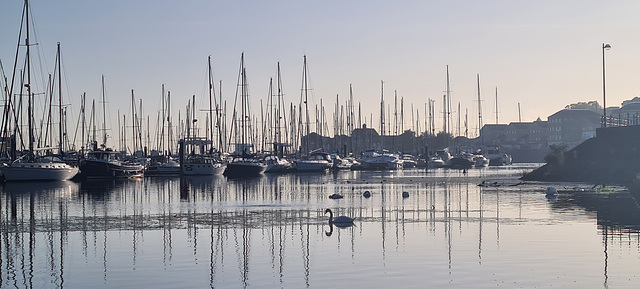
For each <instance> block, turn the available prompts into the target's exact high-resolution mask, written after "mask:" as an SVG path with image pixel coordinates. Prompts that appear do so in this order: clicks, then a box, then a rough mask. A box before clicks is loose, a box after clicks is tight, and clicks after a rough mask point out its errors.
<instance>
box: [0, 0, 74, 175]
mask: <svg viewBox="0 0 640 289" xmlns="http://www.w3.org/2000/svg"><path fill="white" fill-rule="evenodd" d="M23 11H24V19H25V20H26V22H25V23H26V25H25V29H26V42H25V45H24V46H25V47H26V57H25V61H26V64H25V66H26V72H27V77H26V81H27V82H26V83H25V84H24V86H25V87H26V88H27V97H28V107H27V113H26V115H27V118H28V132H27V133H28V134H29V136H28V143H29V150H28V151H27V152H26V153H25V154H23V155H22V156H20V157H18V158H14V160H13V161H12V162H11V163H9V164H4V165H3V166H2V167H0V172H2V175H3V176H4V179H5V180H6V181H66V180H69V179H71V178H73V177H74V176H75V175H76V174H78V167H76V166H71V165H69V164H67V163H64V162H63V161H62V160H60V159H59V158H57V157H53V156H48V157H40V156H39V155H36V153H35V152H36V151H37V150H36V149H35V148H34V143H35V136H34V127H33V126H34V119H33V116H34V113H33V107H34V104H33V93H32V85H31V84H32V82H31V60H30V45H32V44H31V43H30V39H29V36H30V33H29V30H30V29H29V1H27V0H25V1H24V10H23ZM21 29H22V28H21ZM57 57H58V59H57V60H58V74H59V75H58V80H59V81H60V77H61V75H60V73H59V72H60V44H59V43H58V53H57ZM14 81H15V79H14ZM60 84H61V83H60V82H59V85H60ZM59 88H60V87H59ZM59 92H60V95H59V97H60V98H61V97H62V95H61V92H62V88H60V89H59ZM49 105H51V104H49ZM60 109H62V108H61V107H60ZM60 121H61V122H62V120H60ZM16 125H17V124H16ZM59 137H60V139H59V147H58V149H59V153H60V154H62V152H63V149H62V130H60V132H59ZM15 138H16V136H15V135H14V136H12V140H13V141H12V151H13V152H14V153H12V155H14V156H15V151H16V141H15ZM48 149H51V148H46V150H48ZM44 150H45V149H41V150H40V151H44Z"/></svg>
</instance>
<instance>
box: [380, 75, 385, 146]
mask: <svg viewBox="0 0 640 289" xmlns="http://www.w3.org/2000/svg"><path fill="white" fill-rule="evenodd" d="M380 134H381V135H383V136H384V80H380Z"/></svg>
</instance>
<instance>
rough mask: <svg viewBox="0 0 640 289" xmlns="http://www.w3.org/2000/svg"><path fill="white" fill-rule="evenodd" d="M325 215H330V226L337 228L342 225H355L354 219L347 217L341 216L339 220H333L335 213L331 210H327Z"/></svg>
mask: <svg viewBox="0 0 640 289" xmlns="http://www.w3.org/2000/svg"><path fill="white" fill-rule="evenodd" d="M324 213H325V214H326V213H329V224H335V225H336V226H340V225H353V220H354V219H353V218H349V217H347V216H340V217H337V218H335V219H334V218H333V212H332V211H331V209H326V210H325V211H324Z"/></svg>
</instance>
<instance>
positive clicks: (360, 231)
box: [0, 172, 640, 288]
mask: <svg viewBox="0 0 640 289" xmlns="http://www.w3.org/2000/svg"><path fill="white" fill-rule="evenodd" d="M402 173H403V174H404V175H403V176H404V178H406V179H405V180H403V181H386V182H385V181H383V179H382V178H380V177H379V175H377V177H376V175H375V174H371V173H369V172H367V173H366V175H362V174H361V173H360V172H356V173H352V172H345V173H344V174H340V173H339V174H327V175H322V176H313V175H310V174H301V175H294V174H291V175H265V176H262V177H258V178H250V179H228V178H225V177H223V176H214V177H212V176H208V177H188V178H145V179H141V180H109V181H91V182H81V183H74V182H59V183H48V184H47V186H42V185H41V184H29V183H7V184H4V185H3V186H2V190H3V194H2V195H1V198H0V201H1V202H0V209H1V210H2V211H1V212H0V225H1V226H2V228H3V230H2V233H1V236H0V238H1V241H2V244H3V249H2V250H3V251H2V254H0V277H1V280H2V281H1V282H2V284H0V285H2V286H13V287H29V288H31V287H47V284H54V286H56V287H76V286H80V285H78V284H79V282H82V281H87V280H89V279H83V278H82V277H81V276H80V277H76V276H77V275H75V276H74V278H65V277H67V276H68V273H66V274H65V272H74V271H76V272H78V270H79V272H87V273H88V274H87V276H92V277H95V273H96V272H98V273H99V274H100V275H101V277H102V280H101V281H102V282H103V283H104V284H106V285H109V287H118V285H120V284H121V283H119V281H118V280H119V278H121V276H120V275H119V274H118V273H116V272H117V271H118V270H125V271H132V272H133V271H136V270H137V269H143V270H137V271H144V270H153V271H161V272H165V274H167V275H168V276H174V277H175V276H176V275H177V274H184V271H181V270H177V271H176V267H181V268H185V267H187V268H199V267H201V266H206V267H207V268H206V269H205V270H192V271H193V272H192V273H189V274H190V275H188V277H189V278H187V279H190V281H188V282H187V283H188V284H189V287H204V286H209V287H234V286H233V285H235V286H242V287H253V286H256V283H252V282H255V280H257V279H260V278H265V277H264V276H273V278H275V280H269V281H268V282H271V283H279V284H280V285H281V286H282V287H312V286H321V285H322V284H324V283H323V282H324V281H322V280H325V279H323V277H325V275H323V273H322V272H323V271H322V270H323V268H329V266H331V264H332V263H331V261H329V259H331V258H329V256H332V257H335V258H342V259H348V260H345V261H344V262H348V263H358V262H362V260H369V259H371V258H374V259H378V260H380V262H381V263H382V264H381V265H380V266H382V267H384V266H390V267H391V266H397V265H395V263H394V262H395V261H394V260H395V259H396V258H397V256H399V255H401V254H403V253H404V252H405V251H411V252H416V253H415V254H426V255H424V256H431V257H434V260H436V259H437V258H436V257H443V258H442V260H443V261H444V262H443V263H441V264H440V265H441V266H443V267H444V268H443V270H445V271H449V272H450V274H452V273H454V272H455V268H456V265H459V264H468V262H469V260H470V259H471V260H473V261H475V262H476V263H478V264H482V263H484V262H491V261H485V260H491V259H492V258H496V257H497V256H499V253H500V252H499V251H500V246H501V242H502V241H501V238H503V237H502V235H504V234H505V233H504V232H505V231H506V234H507V235H509V234H512V233H513V228H514V227H515V228H517V227H521V226H526V224H527V223H528V222H533V223H535V224H538V223H539V222H541V220H543V221H542V222H543V223H545V222H548V223H553V222H554V219H546V218H548V217H547V216H548V215H547V214H549V211H550V212H552V213H553V212H567V211H568V210H571V211H574V212H581V214H585V215H589V214H593V215H594V216H597V220H598V221H597V223H598V227H599V231H600V233H601V234H602V236H603V239H604V241H603V242H604V244H605V247H604V249H605V254H606V253H607V250H608V249H610V248H612V247H614V246H612V244H615V247H616V248H617V247H620V246H621V245H622V244H623V243H624V242H622V241H621V239H620V237H619V236H620V235H630V236H631V235H633V234H637V232H638V229H639V228H640V221H638V220H639V219H640V218H638V216H640V211H639V209H638V208H633V205H632V204H634V203H633V202H631V201H630V199H627V197H626V196H625V195H624V194H619V195H612V194H609V195H607V197H606V198H603V196H602V195H595V194H594V195H589V194H575V195H569V194H560V195H559V196H558V199H557V201H556V202H554V203H549V202H548V201H547V200H546V198H545V197H544V194H543V193H535V190H534V189H535V188H534V187H532V186H529V187H528V186H526V185H522V186H517V187H508V186H502V187H478V186H476V184H474V183H469V182H465V181H460V182H458V181H451V179H441V178H440V177H439V176H438V177H437V179H436V180H435V181H424V180H422V179H420V180H418V179H415V180H414V179H408V178H416V177H418V176H416V175H414V174H413V173H411V172H402ZM425 174H427V173H425ZM429 174H432V175H434V174H433V173H429ZM399 176H400V175H393V177H396V178H397V177H399ZM364 191H370V192H371V197H370V198H365V197H363V192H364ZM402 192H408V193H409V197H408V198H403V196H402ZM334 193H336V194H341V195H343V196H344V198H343V199H339V200H333V199H329V198H328V195H330V194H334ZM603 199H606V202H603ZM328 207H329V208H332V209H334V211H336V212H339V213H340V215H346V216H349V217H354V218H355V219H356V220H357V225H355V226H354V225H353V223H351V224H348V225H347V226H346V227H343V226H339V225H340V224H339V223H329V222H328V221H327V215H325V214H324V212H325V208H328ZM585 208H586V209H585ZM611 208H622V209H619V210H613V209H611ZM557 215H558V216H559V217H558V218H561V217H563V216H565V214H557ZM327 225H328V226H329V227H327ZM334 226H335V227H337V228H334ZM509 237H512V235H509ZM463 239H464V241H462V240H463ZM507 240H509V238H507ZM625 240H626V239H625ZM629 240H631V238H629ZM629 240H626V241H625V242H627V241H629ZM631 243H633V244H631ZM625 244H626V245H625V246H629V248H632V247H634V246H637V245H638V241H635V242H631V241H629V244H627V243H625ZM505 247H508V246H505ZM359 248H366V250H361V249H359ZM424 248H445V250H444V251H441V250H435V251H433V250H431V251H430V250H426V249H424ZM425 252H426V253H425ZM600 252H601V251H600ZM440 254H443V255H440ZM487 254H489V255H490V256H491V258H485V255H487ZM390 256H393V258H391V257H390ZM606 256H607V255H605V271H604V275H605V280H606V279H607V278H608V277H607V276H608V274H609V273H608V267H607V266H606V264H607V262H608V259H607V257H606ZM421 257H422V256H421ZM203 260H206V261H204V262H203ZM80 263H81V264H84V265H82V266H80V267H79V265H78V264H80ZM311 264H314V266H311ZM315 266H317V268H315ZM314 268H315V269H314ZM200 269H203V268H200ZM178 271H179V272H178ZM203 271H206V272H207V274H208V278H197V277H201V276H199V275H197V274H200V273H198V272H203ZM90 273H91V274H90ZM29 276H36V278H32V277H29ZM154 276H156V278H159V279H161V280H162V281H160V282H163V283H162V284H164V283H166V284H165V285H166V286H170V287H175V286H179V285H180V284H178V283H171V282H175V281H171V280H169V279H168V278H163V277H159V276H157V275H154ZM314 277H315V278H314ZM86 278H90V277H86ZM152 279H153V278H151V279H149V278H146V279H145V278H142V279H141V280H145V282H151V283H149V284H156V285H157V284H158V283H154V280H152ZM178 279H179V278H178ZM178 279H176V280H178ZM191 279H193V281H191ZM34 280H36V281H34ZM180 280H183V279H180ZM202 280H206V282H207V283H208V284H201V283H197V282H202ZM260 280H262V281H261V282H264V279H260ZM296 280H298V281H296ZM129 281H131V280H129ZM34 282H35V283H34ZM75 282H78V283H75ZM296 282H299V283H296ZM73 285H76V286H73ZM130 285H131V286H135V285H139V284H138V283H132V284H130ZM172 285H175V286H172ZM199 285H201V286H199ZM49 286H51V285H49Z"/></svg>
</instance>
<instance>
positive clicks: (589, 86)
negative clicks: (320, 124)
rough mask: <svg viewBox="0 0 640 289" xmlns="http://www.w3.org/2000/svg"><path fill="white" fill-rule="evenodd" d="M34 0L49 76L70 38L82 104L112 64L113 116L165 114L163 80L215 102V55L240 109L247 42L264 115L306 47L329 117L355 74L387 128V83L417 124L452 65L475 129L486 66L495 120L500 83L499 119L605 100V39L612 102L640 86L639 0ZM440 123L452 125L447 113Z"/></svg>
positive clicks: (10, 25) (484, 95)
mask: <svg viewBox="0 0 640 289" xmlns="http://www.w3.org/2000/svg"><path fill="white" fill-rule="evenodd" d="M22 5H23V2H22V1H19V0H5V1H2V3H0V39H1V41H0V61H2V64H3V67H4V71H5V74H6V75H7V77H10V76H11V69H12V67H13V62H14V59H15V53H16V44H17V42H18V29H19V27H20V17H21V13H22ZM30 5H31V12H32V15H33V21H34V24H35V28H36V34H37V39H36V41H37V46H35V48H36V49H37V50H38V53H39V55H40V56H39V57H40V58H39V60H38V63H42V64H43V67H45V68H44V69H42V71H46V72H45V74H46V73H48V72H50V71H52V70H53V67H54V61H55V52H56V43H57V42H60V43H61V47H62V60H63V69H64V75H63V77H64V83H65V85H64V88H63V89H64V95H65V96H64V97H65V103H67V104H70V107H71V110H72V111H75V112H76V114H77V111H79V106H80V96H81V95H82V94H83V93H86V95H87V99H88V102H90V101H91V100H93V99H95V100H96V102H97V103H98V101H99V99H100V97H101V75H104V76H105V90H106V91H107V94H106V97H107V107H108V110H109V111H110V113H111V117H110V118H111V119H116V118H117V116H116V113H117V112H120V113H121V114H124V113H128V112H130V111H131V90H134V95H135V98H136V100H137V101H138V99H142V101H143V103H144V111H143V114H145V115H150V118H151V119H155V117H156V116H157V113H158V111H159V110H160V107H161V100H160V99H161V86H162V85H163V84H164V85H165V88H166V89H167V90H169V91H171V97H172V100H171V105H172V110H173V111H174V112H176V111H182V112H183V113H184V110H185V107H186V105H187V101H188V100H189V99H190V98H191V97H192V95H196V105H197V106H198V107H199V108H201V109H205V108H207V107H208V92H207V85H208V84H207V57H208V56H211V58H212V67H213V71H214V72H213V74H214V79H215V80H216V82H220V81H222V92H223V99H225V100H227V103H228V104H227V106H228V107H229V109H230V107H231V105H230V103H232V102H233V99H234V96H235V91H236V83H237V78H238V70H239V65H240V55H241V54H242V53H244V55H245V67H246V71H247V82H248V84H249V89H250V96H249V98H250V100H251V102H252V108H251V109H252V111H253V112H254V113H258V112H259V110H260V100H263V101H264V100H265V99H266V98H267V96H268V93H269V91H268V88H269V79H270V78H271V77H275V74H276V65H277V63H278V62H280V66H281V70H282V82H283V84H284V87H283V90H284V93H285V99H286V102H287V103H290V102H293V103H294V104H298V103H299V101H300V90H301V82H302V59H303V55H306V56H307V61H308V71H309V81H310V86H311V88H312V89H313V93H312V95H313V99H312V104H318V103H319V100H320V99H322V100H323V102H324V104H325V106H326V111H327V115H328V117H329V118H331V114H332V113H333V107H334V103H335V99H336V96H338V98H339V99H340V101H341V103H344V102H345V101H346V99H347V98H348V95H349V85H350V84H351V85H352V87H353V97H354V101H355V102H359V103H361V106H362V115H363V118H365V117H366V118H367V123H369V125H370V126H371V124H370V121H369V119H370V117H371V116H373V118H374V122H373V126H374V127H376V128H377V127H379V124H378V119H379V112H380V97H381V94H382V93H383V94H384V97H385V101H386V102H387V104H389V105H390V107H391V110H393V109H394V108H393V97H394V93H396V92H397V95H398V97H402V98H404V103H405V105H404V108H405V128H410V126H411V124H410V122H411V118H410V112H409V109H410V107H411V104H413V106H414V108H416V109H417V108H420V110H419V114H420V119H421V121H422V123H424V106H425V103H427V99H429V98H431V99H434V100H435V101H436V102H435V105H436V109H435V110H436V113H437V114H440V113H442V111H443V108H442V96H443V94H444V91H445V88H446V67H447V65H448V67H449V73H450V86H451V91H452V94H451V95H452V106H453V107H454V109H456V108H457V105H458V103H459V104H460V106H461V108H462V111H463V114H466V115H468V119H469V130H470V131H474V130H475V129H477V126H478V117H477V116H478V102H477V98H478V91H477V90H478V84H477V82H476V81H477V80H476V77H477V75H479V77H480V95H481V99H482V101H481V105H482V116H483V123H485V124H486V123H495V120H496V114H495V112H496V100H495V99H496V87H497V90H498V119H499V122H500V123H509V122H513V121H518V119H519V116H521V118H522V121H534V120H536V118H538V117H540V118H541V119H542V120H546V119H547V117H548V116H549V115H551V114H553V113H555V112H556V111H558V110H561V109H563V108H564V107H565V106H566V105H568V104H571V103H576V102H586V101H593V100H595V101H598V102H599V103H600V104H602V98H603V91H602V70H603V69H602V68H603V63H602V44H603V43H609V44H610V45H611V46H612V49H611V50H608V51H606V94H607V96H606V101H607V106H619V105H620V104H621V102H622V101H624V100H628V99H631V98H633V97H634V96H636V95H639V94H640V83H639V82H638V81H637V78H638V76H640V71H639V70H638V69H637V67H638V66H639V65H640V59H639V57H637V52H638V51H640V38H638V37H637V35H636V34H637V31H638V28H640V17H638V15H637V12H638V11H640V2H638V1H591V0H573V1H512V0H504V1H492V0H489V1H473V0H468V1H467V0H453V1H403V0H399V1H378V0H373V1H334V0H327V1H294V0H290V1H277V0H273V1H269V0H267V1H210V0H208V1H205V0H199V1H195V0H185V1H167V0H156V1H139V0H126V1H123V0H112V1H80V0H58V1H44V0H32V1H30ZM32 42H33V41H32ZM381 81H384V91H383V92H381ZM217 89H218V88H217ZM518 105H520V114H519V111H518ZM465 112H466V113H465ZM176 114H177V112H176ZM463 118H464V116H463ZM436 121H437V123H436V127H437V128H438V129H440V128H441V127H442V124H441V122H442V121H441V119H440V118H438V119H437V120H436ZM112 122H114V120H112ZM454 122H457V121H454ZM329 125H330V126H331V125H332V123H330V124H329ZM421 129H422V130H424V126H422V128H421Z"/></svg>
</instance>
